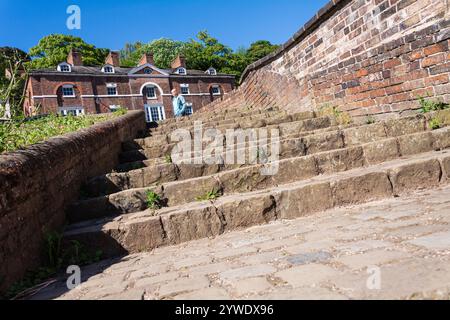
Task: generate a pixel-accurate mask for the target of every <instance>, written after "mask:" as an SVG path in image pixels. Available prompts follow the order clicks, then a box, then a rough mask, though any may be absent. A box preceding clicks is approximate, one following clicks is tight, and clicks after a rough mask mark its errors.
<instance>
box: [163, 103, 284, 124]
mask: <svg viewBox="0 0 450 320" xmlns="http://www.w3.org/2000/svg"><path fill="white" fill-rule="evenodd" d="M201 111H202V112H198V113H195V114H193V115H191V116H188V117H181V118H170V119H166V120H164V121H161V122H160V123H159V125H162V126H164V125H166V124H173V123H180V124H181V123H186V122H190V121H196V120H197V119H198V120H208V119H217V121H218V120H225V119H229V118H233V117H235V116H237V115H238V114H250V113H253V114H258V113H264V112H276V111H280V108H278V107H275V106H273V107H267V108H263V109H254V108H242V107H237V108H226V109H214V110H207V111H203V110H201Z"/></svg>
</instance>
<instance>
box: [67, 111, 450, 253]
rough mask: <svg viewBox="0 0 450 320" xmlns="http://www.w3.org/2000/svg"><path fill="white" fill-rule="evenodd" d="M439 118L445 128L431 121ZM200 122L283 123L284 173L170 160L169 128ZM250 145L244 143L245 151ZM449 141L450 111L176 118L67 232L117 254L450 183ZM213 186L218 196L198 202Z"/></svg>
mask: <svg viewBox="0 0 450 320" xmlns="http://www.w3.org/2000/svg"><path fill="white" fill-rule="evenodd" d="M431 119H439V121H438V123H439V124H440V126H441V128H439V129H435V130H433V129H432V128H430V121H431ZM195 121H202V123H203V129H208V128H214V129H219V130H222V131H225V130H227V129H250V128H266V129H278V130H279V133H280V153H279V161H278V162H277V163H276V164H277V165H278V169H279V171H278V174H275V175H272V176H265V175H261V169H262V168H263V167H265V166H266V165H264V164H238V165H227V164H215V165H207V164H196V165H191V164H174V163H172V162H171V159H170V157H168V156H169V155H171V154H172V155H173V153H172V151H173V150H174V148H175V144H174V143H172V142H171V139H170V136H171V133H172V132H173V131H174V130H176V129H186V130H189V131H190V132H191V134H193V125H194V122H195ZM248 147H249V145H248V143H244V144H242V145H238V146H237V152H246V150H247V149H248ZM449 148H450V110H444V111H439V112H433V113H429V114H416V115H410V116H406V117H400V118H395V119H388V120H383V121H378V122H375V123H371V124H346V125H342V124H339V123H338V121H337V119H335V118H333V117H330V116H325V117H323V116H319V115H317V114H315V113H314V112H300V113H296V114H287V113H286V112H284V111H282V110H279V109H277V108H269V109H265V110H255V109H250V108H242V107H234V108H230V109H227V110H214V111H208V112H202V113H199V114H196V115H194V116H192V117H189V118H183V119H170V120H167V121H165V122H163V123H160V124H159V126H158V127H157V128H153V129H151V130H150V132H149V136H148V137H147V138H144V139H136V140H135V141H132V142H129V143H125V144H124V145H123V153H122V154H121V155H120V160H121V162H122V164H121V165H120V167H119V168H117V170H116V171H115V172H113V173H110V174H107V175H104V176H100V177H96V178H94V179H92V180H91V181H89V182H88V183H87V185H86V186H85V188H84V190H83V197H84V198H83V199H81V200H79V201H78V202H76V203H74V204H73V205H72V206H71V207H70V208H68V211H67V218H68V221H69V222H70V225H69V227H68V228H67V230H66V232H65V235H64V238H65V240H66V241H71V240H77V241H79V242H81V243H82V244H84V245H85V246H86V247H87V248H90V250H92V251H93V252H94V251H97V250H101V251H102V252H103V254H104V257H112V256H118V255H122V254H128V253H138V252H142V251H151V250H152V249H155V248H157V247H161V246H166V245H174V244H179V243H182V242H185V241H190V240H195V239H200V238H205V237H214V236H218V235H220V234H223V233H224V232H227V231H230V230H234V229H238V228H246V227H250V226H254V225H259V224H265V223H268V222H270V221H274V220H278V219H295V218H298V217H302V216H306V215H311V214H314V213H316V212H320V211H324V210H327V209H331V208H333V207H339V206H346V205H352V204H359V203H364V202H368V201H372V200H379V199H384V198H391V197H398V196H402V195H404V194H406V193H409V192H411V191H413V190H416V189H426V188H434V187H437V186H438V185H440V184H443V183H446V182H447V181H448V179H449V178H450V153H449V152H448V149H449ZM175 150H176V149H175ZM175 153H176V151H175ZM209 192H214V197H213V198H214V199H212V200H207V201H201V200H199V199H200V198H202V197H203V196H204V195H205V194H208V193H209ZM149 193H152V194H157V195H159V197H160V199H161V204H162V205H163V207H162V208H161V209H152V208H148V207H149V204H148V199H147V198H148V195H149ZM217 196H218V197H217ZM216 197H217V198H216Z"/></svg>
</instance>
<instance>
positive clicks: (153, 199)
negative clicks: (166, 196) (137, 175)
mask: <svg viewBox="0 0 450 320" xmlns="http://www.w3.org/2000/svg"><path fill="white" fill-rule="evenodd" d="M146 202H147V208H148V209H152V210H159V209H161V208H162V207H163V204H162V200H161V197H160V196H159V195H158V194H156V193H154V192H153V191H150V190H148V191H147V192H146Z"/></svg>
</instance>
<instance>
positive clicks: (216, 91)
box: [212, 86, 220, 96]
mask: <svg viewBox="0 0 450 320" xmlns="http://www.w3.org/2000/svg"><path fill="white" fill-rule="evenodd" d="M212 94H213V95H215V96H217V95H220V87H219V86H213V87H212Z"/></svg>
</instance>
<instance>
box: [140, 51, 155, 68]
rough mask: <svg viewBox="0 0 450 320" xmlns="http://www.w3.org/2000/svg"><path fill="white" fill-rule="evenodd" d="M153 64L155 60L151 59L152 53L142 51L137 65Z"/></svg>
mask: <svg viewBox="0 0 450 320" xmlns="http://www.w3.org/2000/svg"><path fill="white" fill-rule="evenodd" d="M147 63H149V64H151V65H154V64H155V61H154V60H153V53H144V54H143V55H142V58H141V61H139V66H143V65H144V64H147Z"/></svg>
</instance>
